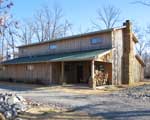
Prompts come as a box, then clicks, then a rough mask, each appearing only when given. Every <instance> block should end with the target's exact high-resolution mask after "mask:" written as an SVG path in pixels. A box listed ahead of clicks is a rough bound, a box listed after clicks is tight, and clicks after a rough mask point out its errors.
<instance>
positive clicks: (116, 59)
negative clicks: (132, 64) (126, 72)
mask: <svg viewBox="0 0 150 120" xmlns="http://www.w3.org/2000/svg"><path fill="white" fill-rule="evenodd" d="M112 41H113V42H112V48H113V50H112V84H115V85H120V84H121V83H122V81H121V80H122V71H121V69H122V55H123V31H122V29H119V30H115V31H113V32H112Z"/></svg>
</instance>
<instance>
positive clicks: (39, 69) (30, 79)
mask: <svg viewBox="0 0 150 120" xmlns="http://www.w3.org/2000/svg"><path fill="white" fill-rule="evenodd" d="M28 65H32V66H33V70H27V66H28ZM51 67H52V66H51V63H39V64H21V65H8V66H5V70H1V71H0V79H1V80H10V81H14V82H15V81H17V82H19V81H20V82H25V83H43V84H49V83H52V79H51V75H52V69H51Z"/></svg>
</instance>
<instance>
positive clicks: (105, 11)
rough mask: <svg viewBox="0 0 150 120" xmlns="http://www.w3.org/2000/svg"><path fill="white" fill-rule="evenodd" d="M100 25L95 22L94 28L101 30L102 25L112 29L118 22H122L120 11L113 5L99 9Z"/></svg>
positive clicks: (98, 18)
mask: <svg viewBox="0 0 150 120" xmlns="http://www.w3.org/2000/svg"><path fill="white" fill-rule="evenodd" d="M97 15H98V17H97V20H98V23H96V22H93V24H94V27H96V28H98V29H101V28H102V25H103V26H104V28H106V29H108V28H112V27H114V26H115V24H116V23H117V22H119V21H120V10H119V9H117V8H116V7H114V6H112V5H108V6H104V7H102V8H99V9H98V11H97Z"/></svg>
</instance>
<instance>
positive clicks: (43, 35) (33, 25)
mask: <svg viewBox="0 0 150 120" xmlns="http://www.w3.org/2000/svg"><path fill="white" fill-rule="evenodd" d="M5 2H7V1H5ZM2 4H4V1H3V2H2ZM5 4H6V3H5ZM7 5H9V4H7ZM7 5H6V8H7ZM11 5H12V3H11ZM8 7H9V8H10V7H11V6H8ZM4 9H5V7H4V8H3V9H2V11H3V12H5V10H4ZM7 9H8V8H7ZM0 15H1V16H3V17H4V15H3V14H1V13H0ZM0 20H1V19H0ZM1 21H2V24H1V26H0V30H1V31H0V32H1V36H0V45H1V47H0V48H1V51H0V53H1V54H0V59H2V58H3V57H5V59H9V57H10V55H12V57H13V58H14V57H15V56H16V54H17V52H16V47H17V45H19V44H22V45H23V44H24V45H26V44H30V43H32V42H43V41H48V40H52V39H56V38H59V37H64V36H66V35H68V34H69V32H70V31H71V28H72V24H71V23H70V22H69V21H68V20H66V19H65V18H64V15H63V11H62V9H61V8H60V7H59V6H55V7H54V8H52V9H49V8H48V7H42V8H41V9H40V10H38V11H37V12H36V14H35V15H34V16H33V18H32V20H27V21H25V20H24V21H22V22H18V21H17V22H16V21H14V20H13V18H12V16H11V15H10V16H9V18H8V20H5V19H2V20H1ZM3 21H4V23H3Z"/></svg>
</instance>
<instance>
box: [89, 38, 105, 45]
mask: <svg viewBox="0 0 150 120" xmlns="http://www.w3.org/2000/svg"><path fill="white" fill-rule="evenodd" d="M102 42H103V39H102V38H92V39H91V44H101V43H102Z"/></svg>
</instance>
